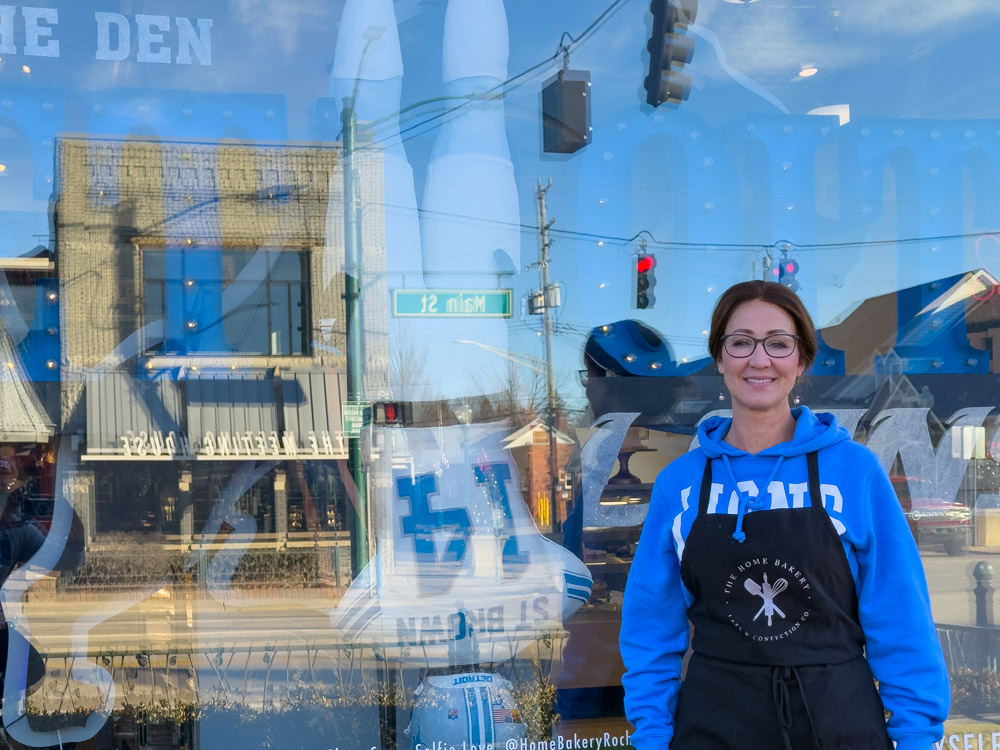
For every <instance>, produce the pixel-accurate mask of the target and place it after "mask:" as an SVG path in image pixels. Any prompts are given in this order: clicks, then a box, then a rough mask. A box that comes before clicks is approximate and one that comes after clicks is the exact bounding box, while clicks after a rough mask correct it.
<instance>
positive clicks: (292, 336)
mask: <svg viewBox="0 0 1000 750" xmlns="http://www.w3.org/2000/svg"><path fill="white" fill-rule="evenodd" d="M142 267H143V292H144V300H143V311H144V314H145V320H144V322H145V324H147V325H149V324H150V323H156V322H158V321H163V324H164V327H165V331H166V336H165V338H164V340H163V342H162V343H159V342H158V343H156V344H155V345H154V346H151V347H150V348H149V349H148V351H156V352H160V353H183V352H191V351H201V352H205V351H219V350H222V351H227V352H232V353H238V354H264V355H287V356H294V355H302V354H305V353H307V347H308V342H307V339H306V337H307V335H308V332H309V321H308V288H309V271H308V268H309V265H308V253H306V252H299V251H295V250H251V249H246V250H243V249H235V250H229V249H227V250H221V251H220V250H218V249H200V248H198V249H190V248H175V249H166V250H146V251H145V252H144V253H143V261H142Z"/></svg>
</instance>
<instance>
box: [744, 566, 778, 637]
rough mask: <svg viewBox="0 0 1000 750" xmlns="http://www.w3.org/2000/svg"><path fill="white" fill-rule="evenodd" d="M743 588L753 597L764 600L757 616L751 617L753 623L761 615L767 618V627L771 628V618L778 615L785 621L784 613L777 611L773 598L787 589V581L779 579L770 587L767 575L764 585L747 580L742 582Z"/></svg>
mask: <svg viewBox="0 0 1000 750" xmlns="http://www.w3.org/2000/svg"><path fill="white" fill-rule="evenodd" d="M743 588H745V589H746V590H747V591H749V592H750V593H751V594H753V595H754V596H759V597H761V598H762V599H763V600H764V603H763V604H761V605H760V609H758V610H757V614H755V615H754V616H753V619H754V621H756V620H757V618H758V617H760V616H761V613H763V614H764V616H765V617H767V626H768V627H771V618H772V617H773V616H774V615H778V616H779V617H781V619H785V613H784V612H782V611H781V610H780V609H778V607H777V605H775V603H774V597H776V596H777V595H778V594H780V593H781V592H782V591H784V590H785V589H787V588H788V581H786V580H785V579H784V578H779V579H778V580H777V581H775V582H774V585H773V586H772V585H771V584H770V583H768V581H767V573H765V574H764V583H762V584H758V583H757V582H756V581H755V580H753V579H752V578H747V579H746V580H745V581H743Z"/></svg>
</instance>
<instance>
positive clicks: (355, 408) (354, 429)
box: [342, 401, 372, 438]
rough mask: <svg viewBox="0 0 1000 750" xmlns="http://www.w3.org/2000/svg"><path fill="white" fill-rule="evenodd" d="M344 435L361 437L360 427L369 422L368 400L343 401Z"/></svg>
mask: <svg viewBox="0 0 1000 750" xmlns="http://www.w3.org/2000/svg"><path fill="white" fill-rule="evenodd" d="M342 419H343V425H344V437H346V438H359V437H361V428H363V427H364V426H365V425H366V424H368V423H370V422H371V419H372V405H371V402H369V401H345V402H344V410H343V415H342Z"/></svg>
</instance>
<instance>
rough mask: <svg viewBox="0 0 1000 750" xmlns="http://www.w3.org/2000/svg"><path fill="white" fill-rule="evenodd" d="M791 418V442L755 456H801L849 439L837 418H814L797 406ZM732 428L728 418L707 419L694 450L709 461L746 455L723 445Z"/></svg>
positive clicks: (807, 409) (807, 408)
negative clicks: (697, 448) (792, 427)
mask: <svg viewBox="0 0 1000 750" xmlns="http://www.w3.org/2000/svg"><path fill="white" fill-rule="evenodd" d="M792 417H794V418H795V433H794V434H793V435H792V439H791V440H789V441H786V442H784V443H778V444H777V445H772V446H771V447H770V448H765V449H764V450H762V451H761V452H760V453H758V454H756V455H758V456H775V457H779V456H780V457H785V458H787V457H790V456H802V455H805V454H806V453H811V452H812V451H818V450H820V449H821V448H826V447H828V446H830V445H834V444H836V443H841V442H843V441H844V440H850V439H851V436H850V435H849V434H848V432H847V430H845V429H844V428H843V427H841V426H840V424H839V423H838V422H837V418H836V417H835V416H833V415H832V414H828V413H827V412H821V413H819V414H816V413H813V412H812V411H811V410H810V409H809V407H807V406H800V407H797V408H795V409H792ZM732 424H733V420H732V417H709V418H708V419H706V420H705V421H704V422H702V423H701V424H700V425H699V426H698V446H699V447H700V448H701V450H702V451H703V452H704V453H705V455H707V456H708V457H709V458H720V457H721V456H732V457H736V456H749V455H750V454H749V453H747V452H746V451H744V450H740V449H739V448H734V447H733V446H731V445H729V443H726V442H724V438H725V437H726V433H728V432H729V428H730V426H731V425H732Z"/></svg>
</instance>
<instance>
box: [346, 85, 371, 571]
mask: <svg viewBox="0 0 1000 750" xmlns="http://www.w3.org/2000/svg"><path fill="white" fill-rule="evenodd" d="M354 99H355V97H354V96H351V97H350V98H348V97H345V98H344V108H343V111H342V113H341V122H342V125H343V128H344V265H345V268H344V272H345V274H344V276H345V278H344V316H345V318H346V323H347V325H346V328H347V400H348V401H349V402H352V403H357V402H360V401H362V400H364V371H363V362H364V342H363V341H362V338H361V337H362V331H363V327H362V325H361V324H362V318H361V274H362V272H363V271H362V263H361V191H360V189H359V187H358V174H357V166H356V165H355V163H354V152H355V149H356V143H355V139H356V137H357V131H358V121H357V115H356V114H355V112H354ZM347 468H348V470H349V471H350V472H351V477H352V478H353V479H354V486H355V488H356V495H355V505H354V514H353V515H351V514H350V512H349V513H348V516H349V524H350V533H351V572H352V574H353V575H354V577H355V578H357V576H358V574H359V573H360V572H361V569H362V568H364V566H365V565H367V564H368V486H367V484H368V483H367V477H366V475H365V466H364V462H363V461H362V460H361V438H358V437H348V438H347Z"/></svg>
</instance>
